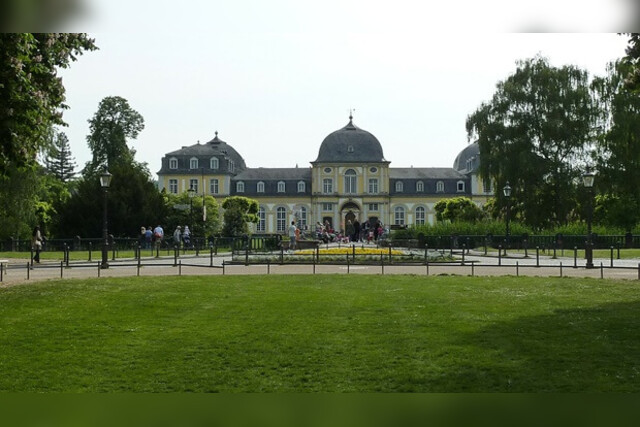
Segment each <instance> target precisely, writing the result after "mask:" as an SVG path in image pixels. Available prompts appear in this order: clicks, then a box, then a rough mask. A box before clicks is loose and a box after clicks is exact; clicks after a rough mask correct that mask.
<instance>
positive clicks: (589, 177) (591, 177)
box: [582, 168, 596, 268]
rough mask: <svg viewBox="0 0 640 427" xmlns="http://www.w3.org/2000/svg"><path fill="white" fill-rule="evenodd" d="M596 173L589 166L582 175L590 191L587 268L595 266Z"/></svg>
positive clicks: (586, 251) (586, 250) (586, 248)
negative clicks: (594, 210)
mask: <svg viewBox="0 0 640 427" xmlns="http://www.w3.org/2000/svg"><path fill="white" fill-rule="evenodd" d="M595 178H596V175H595V174H594V173H593V172H591V171H590V170H589V169H588V168H587V170H586V171H585V173H584V174H583V175H582V184H583V185H584V187H585V188H586V189H587V191H588V192H589V212H588V213H587V244H586V247H585V248H584V255H585V258H586V259H587V263H586V265H585V267H586V268H593V234H592V232H591V222H592V221H593V183H594V181H595Z"/></svg>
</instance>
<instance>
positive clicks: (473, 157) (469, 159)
mask: <svg viewBox="0 0 640 427" xmlns="http://www.w3.org/2000/svg"><path fill="white" fill-rule="evenodd" d="M479 166H480V146H479V145H478V143H477V142H474V143H473V144H469V145H467V146H466V147H465V148H464V149H463V150H462V151H461V152H460V153H459V154H458V156H457V157H456V159H455V160H454V161H453V168H454V169H455V170H457V171H458V172H462V173H469V172H473V171H475V170H476V169H478V167H479Z"/></svg>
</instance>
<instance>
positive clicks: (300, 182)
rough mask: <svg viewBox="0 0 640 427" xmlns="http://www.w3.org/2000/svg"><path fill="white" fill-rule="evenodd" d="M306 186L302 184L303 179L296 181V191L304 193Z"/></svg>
mask: <svg viewBox="0 0 640 427" xmlns="http://www.w3.org/2000/svg"><path fill="white" fill-rule="evenodd" d="M305 188H306V185H305V184H304V181H299V182H298V193H304V191H305Z"/></svg>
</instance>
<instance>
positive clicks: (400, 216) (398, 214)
mask: <svg viewBox="0 0 640 427" xmlns="http://www.w3.org/2000/svg"><path fill="white" fill-rule="evenodd" d="M394 213H395V221H394V224H395V225H404V208H403V207H402V206H397V207H396V208H395V209H394Z"/></svg>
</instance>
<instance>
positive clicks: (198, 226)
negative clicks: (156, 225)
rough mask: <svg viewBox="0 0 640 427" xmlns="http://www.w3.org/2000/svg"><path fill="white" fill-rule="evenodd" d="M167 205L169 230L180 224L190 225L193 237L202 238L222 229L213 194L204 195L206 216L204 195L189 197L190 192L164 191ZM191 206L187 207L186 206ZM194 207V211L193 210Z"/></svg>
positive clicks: (166, 222)
mask: <svg viewBox="0 0 640 427" xmlns="http://www.w3.org/2000/svg"><path fill="white" fill-rule="evenodd" d="M162 194H163V197H164V201H165V207H166V212H167V215H166V218H165V222H164V223H163V224H166V226H167V227H168V229H169V230H174V229H175V228H176V226H178V225H182V226H185V225H188V226H189V229H190V230H191V233H192V235H193V237H195V238H200V237H205V236H211V235H214V234H216V233H218V231H219V230H220V215H219V210H220V209H219V206H218V202H217V201H216V199H214V198H213V197H212V196H204V202H205V211H206V218H205V217H204V216H203V214H202V196H194V197H193V199H189V195H188V193H186V192H184V193H181V194H167V193H162ZM187 206H188V207H189V208H188V209H186V207H187ZM191 207H193V212H191Z"/></svg>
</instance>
